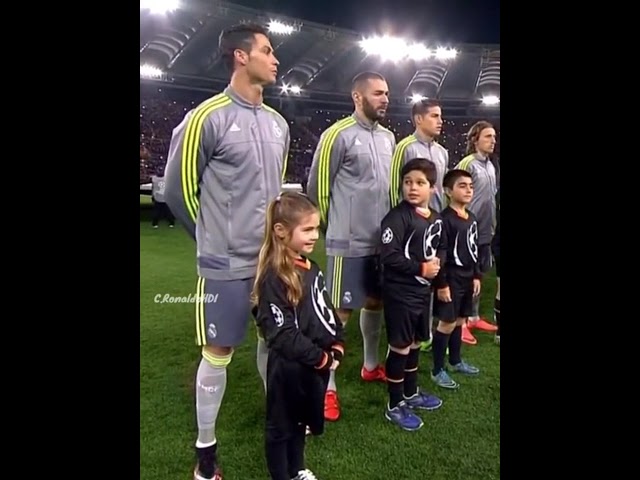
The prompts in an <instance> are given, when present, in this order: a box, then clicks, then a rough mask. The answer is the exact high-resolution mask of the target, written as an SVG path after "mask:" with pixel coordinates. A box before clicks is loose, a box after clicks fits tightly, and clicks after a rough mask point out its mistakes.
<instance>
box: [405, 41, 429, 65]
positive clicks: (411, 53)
mask: <svg viewBox="0 0 640 480" xmlns="http://www.w3.org/2000/svg"><path fill="white" fill-rule="evenodd" d="M432 56H433V51H431V50H429V49H428V48H427V47H426V46H425V45H423V44H422V43H414V44H413V45H409V46H408V48H407V57H409V59H411V60H415V61H420V60H429V59H430V58H431V57H432Z"/></svg>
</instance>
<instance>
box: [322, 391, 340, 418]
mask: <svg viewBox="0 0 640 480" xmlns="http://www.w3.org/2000/svg"><path fill="white" fill-rule="evenodd" d="M339 418H340V402H339V401H338V393H337V392H336V391H335V390H327V393H325V394H324V419H325V420H327V421H328V422H335V421H336V420H338V419H339Z"/></svg>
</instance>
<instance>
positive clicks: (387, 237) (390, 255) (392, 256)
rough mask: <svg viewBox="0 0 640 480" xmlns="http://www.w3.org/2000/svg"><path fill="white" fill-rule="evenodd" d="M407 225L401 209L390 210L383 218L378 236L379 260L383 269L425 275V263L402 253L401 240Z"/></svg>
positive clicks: (405, 273)
mask: <svg viewBox="0 0 640 480" xmlns="http://www.w3.org/2000/svg"><path fill="white" fill-rule="evenodd" d="M408 227H409V225H408V224H407V220H406V218H405V216H404V215H403V214H402V212H401V211H398V210H392V211H390V212H389V213H388V214H387V215H386V216H385V217H384V218H383V219H382V224H381V232H382V235H381V238H380V262H381V263H382V268H383V269H385V270H393V271H396V272H398V273H402V274H404V275H413V276H422V277H424V276H426V274H425V273H426V271H425V268H426V267H425V265H426V264H425V263H421V262H418V261H417V260H412V259H410V258H407V257H406V256H405V255H404V245H403V244H402V240H403V239H404V237H405V233H406V231H407V228H408Z"/></svg>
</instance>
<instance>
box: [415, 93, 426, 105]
mask: <svg viewBox="0 0 640 480" xmlns="http://www.w3.org/2000/svg"><path fill="white" fill-rule="evenodd" d="M426 99H427V97H425V96H424V95H420V94H419V93H414V94H413V95H411V103H418V102H421V101H422V100H426Z"/></svg>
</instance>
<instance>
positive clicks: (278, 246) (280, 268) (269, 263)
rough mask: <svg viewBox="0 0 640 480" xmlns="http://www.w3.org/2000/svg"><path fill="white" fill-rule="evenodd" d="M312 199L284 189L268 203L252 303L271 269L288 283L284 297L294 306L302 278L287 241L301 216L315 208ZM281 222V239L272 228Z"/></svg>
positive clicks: (297, 300)
mask: <svg viewBox="0 0 640 480" xmlns="http://www.w3.org/2000/svg"><path fill="white" fill-rule="evenodd" d="M317 211H318V210H317V208H316V206H315V205H314V204H313V202H312V201H311V200H310V199H309V197H307V196H306V195H304V194H302V193H297V192H285V193H282V194H281V195H280V196H279V197H278V198H276V199H275V200H274V201H273V202H271V203H270V204H269V208H268V209H267V219H266V222H265V232H264V240H263V242H262V247H261V248H260V255H259V257H258V271H257V273H256V279H255V282H254V285H253V292H252V294H251V300H252V302H253V303H254V304H257V303H258V300H259V298H260V286H261V283H262V281H263V280H264V277H265V273H266V272H267V270H269V269H271V270H272V271H273V272H275V274H276V275H277V276H278V277H279V278H280V279H281V280H282V281H283V282H284V284H285V285H286V287H287V300H288V301H289V302H290V303H291V305H293V306H296V305H298V303H299V302H300V299H301V298H302V282H301V279H300V275H299V274H298V272H297V271H296V268H295V264H294V258H293V256H292V254H291V251H290V250H289V249H288V247H287V245H288V244H289V241H290V240H291V235H292V233H293V230H294V229H295V227H296V226H297V225H298V224H299V222H300V220H301V219H302V218H303V217H304V216H305V215H309V214H312V213H314V212H317ZM278 223H280V224H282V226H283V227H284V228H285V230H286V237H285V238H284V239H280V238H279V237H278V236H277V235H276V232H275V228H274V227H275V225H276V224H278Z"/></svg>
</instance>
